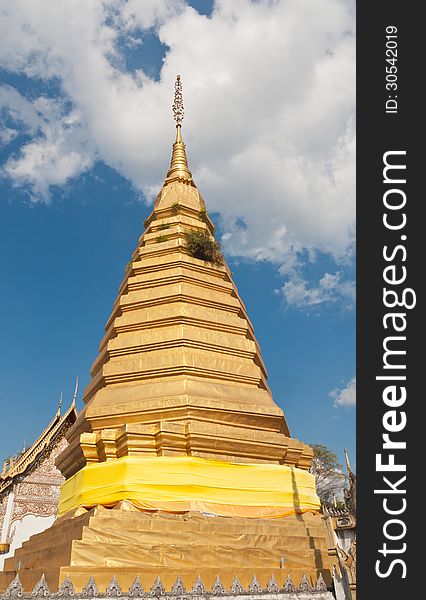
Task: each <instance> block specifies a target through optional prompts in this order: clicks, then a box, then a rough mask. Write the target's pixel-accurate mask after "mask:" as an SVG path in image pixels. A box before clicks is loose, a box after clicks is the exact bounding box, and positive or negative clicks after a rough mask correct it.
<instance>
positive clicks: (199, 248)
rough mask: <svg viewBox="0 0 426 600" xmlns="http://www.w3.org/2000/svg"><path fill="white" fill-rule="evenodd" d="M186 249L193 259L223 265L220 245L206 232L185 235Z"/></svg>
mask: <svg viewBox="0 0 426 600" xmlns="http://www.w3.org/2000/svg"><path fill="white" fill-rule="evenodd" d="M186 247H187V249H188V252H189V254H190V255H191V256H193V257H194V258H199V259H200V260H206V261H207V262H211V263H213V264H215V265H220V264H222V263H223V257H222V253H221V251H220V245H219V244H218V243H217V242H216V241H215V240H214V239H213V238H212V237H211V236H210V235H209V234H208V233H207V231H189V232H188V233H187V234H186Z"/></svg>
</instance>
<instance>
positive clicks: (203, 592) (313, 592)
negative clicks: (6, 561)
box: [0, 573, 335, 600]
mask: <svg viewBox="0 0 426 600" xmlns="http://www.w3.org/2000/svg"><path fill="white" fill-rule="evenodd" d="M253 582H255V584H256V585H255V587H253V585H252V584H253ZM212 596H213V597H214V596H220V597H221V599H222V600H248V599H252V600H257V599H258V600H335V598H334V596H333V594H332V593H331V592H330V591H328V590H327V586H326V585H325V582H324V579H323V578H322V575H321V574H320V575H319V577H318V580H317V583H316V585H315V586H311V584H310V583H309V580H308V578H307V577H306V575H304V576H303V577H302V580H301V582H300V585H299V587H296V586H295V584H294V583H293V582H292V580H291V578H290V577H289V576H288V577H287V579H286V580H285V582H284V585H283V586H282V587H280V586H279V585H278V583H277V582H276V580H275V579H273V576H272V577H271V580H270V581H269V583H268V585H267V586H266V587H265V588H262V587H261V586H260V584H259V583H258V580H257V578H256V576H255V575H253V580H252V583H251V584H250V585H249V587H248V589H247V590H245V589H244V588H243V586H242V585H241V583H240V582H239V579H238V577H237V576H235V577H234V580H233V583H232V586H231V588H230V589H229V590H227V589H225V587H224V586H223V584H222V582H221V580H220V578H219V576H218V577H217V578H216V580H215V582H214V584H213V587H212V589H211V590H208V589H207V588H206V587H205V586H204V584H203V582H202V580H201V578H200V576H198V577H197V579H196V581H195V583H194V585H193V587H192V588H191V589H190V590H186V589H185V586H184V585H183V582H182V579H181V577H180V576H178V578H177V580H176V582H175V584H174V585H173V586H172V587H171V589H170V590H169V591H168V590H167V589H166V588H165V587H164V585H163V583H162V581H161V578H160V577H157V578H156V580H155V581H154V583H153V585H152V587H151V588H150V589H149V590H144V588H143V586H142V584H141V582H140V579H139V577H138V576H136V577H135V580H134V582H133V583H132V585H131V586H130V588H129V589H128V590H122V589H121V587H120V585H119V583H118V581H117V578H116V577H115V575H114V576H113V578H112V580H111V582H110V583H109V584H108V585H107V587H106V589H105V590H101V589H99V587H98V585H97V584H96V581H95V579H94V577H93V575H92V576H90V577H89V579H88V581H87V583H86V585H85V586H84V587H83V589H82V592H81V593H76V592H75V589H74V586H73V583H72V580H71V579H70V577H69V576H67V577H66V578H65V580H64V581H63V583H62V584H61V586H60V587H59V589H58V590H57V591H51V590H50V589H49V586H48V584H47V581H46V578H45V576H44V574H43V575H42V577H41V578H40V580H39V581H38V582H37V583H36V585H35V586H34V588H33V590H32V591H31V592H25V591H24V588H23V586H22V583H21V581H20V579H19V573H18V574H17V575H16V577H15V579H14V580H13V581H12V582H11V583H10V585H9V587H8V588H7V590H6V591H5V592H4V593H3V594H2V593H0V599H2V600H3V599H6V598H7V599H10V598H22V599H28V600H30V599H31V600H33V599H34V598H58V600H59V599H62V600H86V598H87V599H89V598H90V599H93V598H97V600H109V599H111V598H121V600H132V599H133V598H146V599H147V600H148V599H154V598H160V597H162V598H164V600H166V599H170V600H191V599H196V600H209V598H211V597H212Z"/></svg>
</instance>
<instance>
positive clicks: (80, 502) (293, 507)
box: [58, 456, 320, 518]
mask: <svg viewBox="0 0 426 600" xmlns="http://www.w3.org/2000/svg"><path fill="white" fill-rule="evenodd" d="M120 500H129V501H130V502H132V503H133V504H134V505H135V506H137V507H139V508H141V509H143V510H164V511H168V512H184V511H199V512H207V513H213V514H217V515H221V516H233V517H236V516H241V517H252V518H259V517H283V516H287V515H290V514H295V513H302V512H306V511H311V512H317V511H318V509H319V507H320V502H319V499H318V496H317V495H316V492H315V478H314V476H313V475H311V474H310V473H308V472H307V471H304V470H302V469H297V468H295V467H287V466H283V465H278V464H237V463H232V462H226V461H219V460H209V459H205V458H195V457H192V456H183V457H180V456H179V457H168V456H158V457H152V458H151V457H150V458H139V457H133V456H126V457H123V458H119V459H117V460H113V461H108V462H102V463H96V464H89V465H87V466H85V467H84V468H83V469H81V470H80V471H79V472H78V473H76V474H75V475H73V476H72V477H70V478H69V479H68V480H67V481H65V482H64V483H63V484H62V486H61V498H60V502H59V507H58V514H59V516H62V515H64V514H65V513H67V512H68V511H70V510H73V509H75V508H77V507H78V506H84V507H87V508H88V507H93V506H96V505H98V504H101V505H103V506H112V505H114V504H116V503H117V502H119V501H120Z"/></svg>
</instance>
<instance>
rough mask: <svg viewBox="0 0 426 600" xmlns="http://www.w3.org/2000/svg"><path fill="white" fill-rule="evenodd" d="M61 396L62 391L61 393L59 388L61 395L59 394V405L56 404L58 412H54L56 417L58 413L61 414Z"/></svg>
mask: <svg viewBox="0 0 426 600" xmlns="http://www.w3.org/2000/svg"><path fill="white" fill-rule="evenodd" d="M62 398H63V393H62V390H61V395H60V398H59V405H58V412H57V413H56V416H57V417H59V416H60V414H61V406H62Z"/></svg>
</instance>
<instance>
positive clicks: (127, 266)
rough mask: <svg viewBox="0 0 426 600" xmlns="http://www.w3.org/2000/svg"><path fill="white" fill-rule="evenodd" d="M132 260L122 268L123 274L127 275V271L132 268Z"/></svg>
mask: <svg viewBox="0 0 426 600" xmlns="http://www.w3.org/2000/svg"><path fill="white" fill-rule="evenodd" d="M132 262H133V261H132V259H130V260H129V262H128V263H127V265H126V266H125V267H124V272H125V273H127V271H128V270H129V269H130V268H131V266H132Z"/></svg>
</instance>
